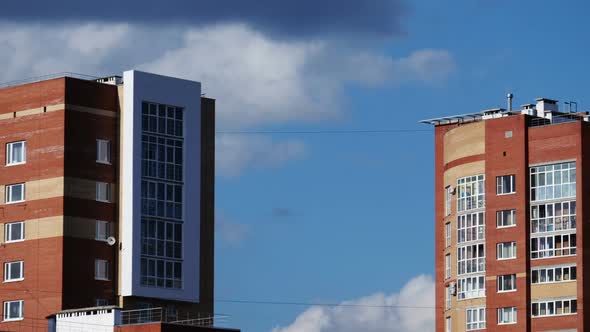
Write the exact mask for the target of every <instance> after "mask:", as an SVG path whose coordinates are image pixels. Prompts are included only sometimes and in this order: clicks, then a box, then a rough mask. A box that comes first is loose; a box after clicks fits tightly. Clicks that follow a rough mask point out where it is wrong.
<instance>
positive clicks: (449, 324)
mask: <svg viewBox="0 0 590 332" xmlns="http://www.w3.org/2000/svg"><path fill="white" fill-rule="evenodd" d="M445 322H446V323H445V324H446V326H445V332H451V329H452V326H453V325H452V321H451V317H450V316H449V317H447V318H446V319H445Z"/></svg>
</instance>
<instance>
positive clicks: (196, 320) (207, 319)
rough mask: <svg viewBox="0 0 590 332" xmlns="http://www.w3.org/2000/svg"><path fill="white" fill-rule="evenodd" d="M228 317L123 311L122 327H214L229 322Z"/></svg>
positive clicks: (177, 312) (159, 309) (141, 310)
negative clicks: (150, 325) (158, 324)
mask: <svg viewBox="0 0 590 332" xmlns="http://www.w3.org/2000/svg"><path fill="white" fill-rule="evenodd" d="M228 318H229V316H228V315H212V314H204V313H198V312H183V311H176V310H175V311H173V312H170V311H167V310H164V309H162V308H148V309H135V310H123V311H121V325H136V324H149V323H167V324H176V325H190V326H213V325H214V324H215V323H225V322H227V320H228Z"/></svg>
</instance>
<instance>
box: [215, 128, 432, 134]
mask: <svg viewBox="0 0 590 332" xmlns="http://www.w3.org/2000/svg"><path fill="white" fill-rule="evenodd" d="M418 132H432V130H431V129H343V130H235V131H233V130H221V131H216V132H215V133H216V134H221V135H256V134H286V135H289V134H293V135H299V134H305V135H308V134H309V135H318V134H319V135H324V134H389V133H418Z"/></svg>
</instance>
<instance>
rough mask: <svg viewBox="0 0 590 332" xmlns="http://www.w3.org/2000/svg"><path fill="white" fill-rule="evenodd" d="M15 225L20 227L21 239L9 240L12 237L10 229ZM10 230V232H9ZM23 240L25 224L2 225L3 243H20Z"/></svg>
mask: <svg viewBox="0 0 590 332" xmlns="http://www.w3.org/2000/svg"><path fill="white" fill-rule="evenodd" d="M16 224H19V225H20V226H21V238H20V239H17V240H10V239H9V236H10V235H12V227H13V226H14V225H16ZM9 229H10V230H9ZM24 240H25V222H24V221H17V222H10V223H6V224H4V243H15V242H22V241H24Z"/></svg>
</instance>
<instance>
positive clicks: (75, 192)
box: [65, 178, 96, 200]
mask: <svg viewBox="0 0 590 332" xmlns="http://www.w3.org/2000/svg"><path fill="white" fill-rule="evenodd" d="M65 196H68V197H76V198H81V199H88V200H96V181H92V180H86V179H77V178H67V179H66V180H65Z"/></svg>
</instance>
